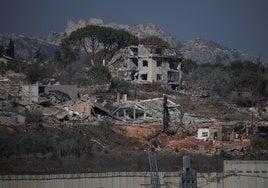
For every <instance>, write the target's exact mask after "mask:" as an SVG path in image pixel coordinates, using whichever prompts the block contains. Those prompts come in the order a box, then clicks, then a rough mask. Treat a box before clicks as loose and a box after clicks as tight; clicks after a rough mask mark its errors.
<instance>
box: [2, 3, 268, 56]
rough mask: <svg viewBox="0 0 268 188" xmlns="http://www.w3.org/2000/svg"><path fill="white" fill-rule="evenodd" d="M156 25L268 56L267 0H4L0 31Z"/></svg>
mask: <svg viewBox="0 0 268 188" xmlns="http://www.w3.org/2000/svg"><path fill="white" fill-rule="evenodd" d="M90 18H99V19H102V20H103V21H104V23H110V22H116V23H119V24H127V25H137V24H144V25H146V24H148V23H153V24H154V25H156V26H157V27H159V28H160V29H162V30H163V31H164V32H165V33H166V34H168V35H171V36H173V37H175V38H176V39H178V40H179V41H186V40H191V39H195V38H202V39H206V40H212V41H215V42H217V43H219V44H221V45H224V46H226V47H229V48H234V49H238V50H241V51H243V52H245V53H250V54H253V55H257V56H259V55H260V56H261V57H263V58H266V59H268V0H166V1H164V0H1V2H0V33H15V34H24V35H38V36H42V37H47V36H48V34H49V32H50V31H58V32H63V31H65V29H66V27H67V22H68V20H73V21H75V22H77V21H79V20H80V19H84V20H88V19H90Z"/></svg>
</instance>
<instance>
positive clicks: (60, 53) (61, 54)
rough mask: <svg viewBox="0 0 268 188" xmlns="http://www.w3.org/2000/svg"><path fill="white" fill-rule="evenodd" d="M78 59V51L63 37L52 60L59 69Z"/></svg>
mask: <svg viewBox="0 0 268 188" xmlns="http://www.w3.org/2000/svg"><path fill="white" fill-rule="evenodd" d="M78 58H79V49H78V48H77V46H76V45H74V43H73V42H72V41H71V40H69V39H68V38H67V37H65V38H64V39H63V40H62V41H61V43H60V45H59V47H58V48H57V49H56V50H55V53H54V60H55V62H56V63H57V64H58V65H60V67H61V68H62V67H66V66H67V65H69V64H70V63H71V62H73V61H76V60H77V59H78Z"/></svg>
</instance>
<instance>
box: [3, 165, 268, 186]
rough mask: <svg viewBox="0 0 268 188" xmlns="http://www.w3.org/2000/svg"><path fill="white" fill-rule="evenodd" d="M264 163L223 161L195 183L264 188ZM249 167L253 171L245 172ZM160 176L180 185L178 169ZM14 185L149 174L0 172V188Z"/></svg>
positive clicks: (112, 180)
mask: <svg viewBox="0 0 268 188" xmlns="http://www.w3.org/2000/svg"><path fill="white" fill-rule="evenodd" d="M267 167H268V161H225V162H224V172H223V173H197V187H202V188H266V187H267V185H268V176H267V170H268V169H267ZM249 171H251V172H252V173H253V174H250V173H247V172H249ZM257 171H258V173H257ZM244 172H245V173H244ZM159 178H160V184H161V185H162V187H166V188H175V187H179V183H180V182H179V172H159ZM14 187H16V188H24V187H25V188H74V187H75V188H88V187H90V188H101V187H102V188H140V187H145V188H149V187H150V174H149V172H108V173H81V174H56V175H2V176H0V188H14Z"/></svg>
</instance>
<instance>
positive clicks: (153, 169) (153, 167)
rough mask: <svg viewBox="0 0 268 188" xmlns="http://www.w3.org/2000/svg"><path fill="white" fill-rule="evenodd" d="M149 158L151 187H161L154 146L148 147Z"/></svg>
mask: <svg viewBox="0 0 268 188" xmlns="http://www.w3.org/2000/svg"><path fill="white" fill-rule="evenodd" d="M148 158H149V164H150V176H151V188H160V179H159V175H158V168H157V161H156V155H155V153H154V151H153V150H152V148H149V149H148Z"/></svg>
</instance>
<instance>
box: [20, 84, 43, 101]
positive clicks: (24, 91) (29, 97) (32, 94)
mask: <svg viewBox="0 0 268 188" xmlns="http://www.w3.org/2000/svg"><path fill="white" fill-rule="evenodd" d="M38 91H39V86H38V85H24V86H22V87H21V92H20V95H21V97H22V100H23V101H27V102H32V101H33V102H38V95H39V94H38Z"/></svg>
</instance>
